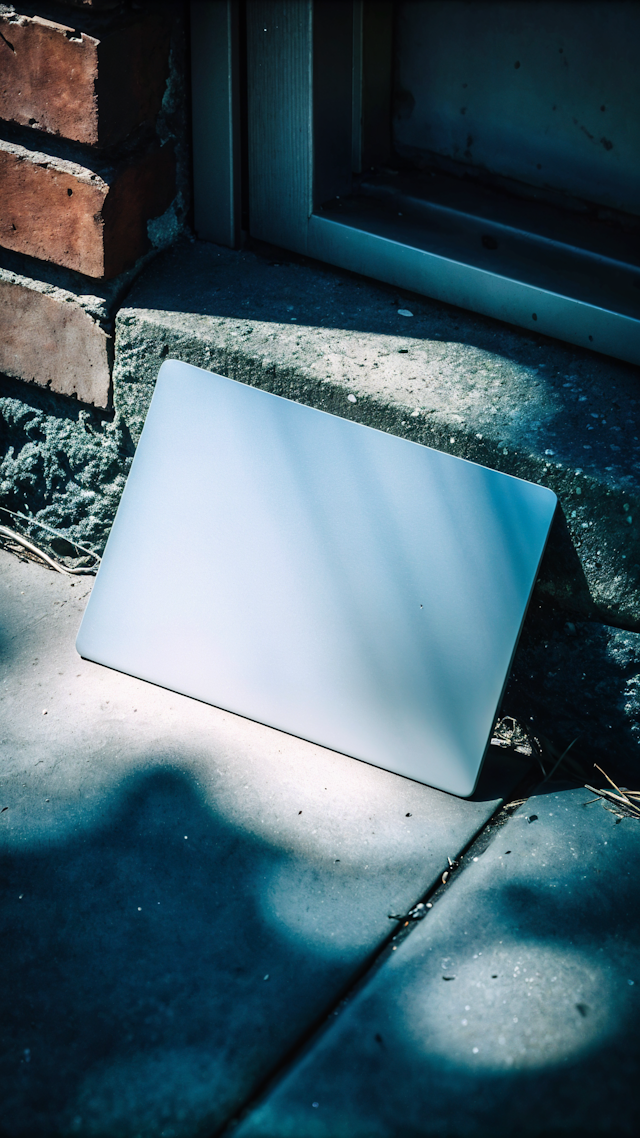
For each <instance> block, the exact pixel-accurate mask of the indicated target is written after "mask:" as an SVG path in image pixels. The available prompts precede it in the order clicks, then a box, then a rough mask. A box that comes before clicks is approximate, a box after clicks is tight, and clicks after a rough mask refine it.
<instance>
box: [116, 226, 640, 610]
mask: <svg viewBox="0 0 640 1138" xmlns="http://www.w3.org/2000/svg"><path fill="white" fill-rule="evenodd" d="M405 312H408V313H410V315H408V316H407V315H403V313H405ZM167 356H171V357H176V358H178V359H182V360H185V361H186V362H188V363H193V364H196V365H198V366H199V367H204V368H209V369H210V370H212V371H218V372H220V373H222V374H223V375H228V376H231V377H232V378H234V379H238V380H241V381H242V382H244V383H251V384H255V385H257V386H260V387H264V388H266V389H268V390H270V391H274V392H276V393H277V394H281V395H284V396H286V397H288V398H291V399H296V400H298V401H300V402H303V403H309V404H311V405H312V406H315V407H320V408H323V409H325V410H327V411H331V412H333V413H334V414H337V415H342V416H344V417H350V418H355V419H358V420H360V421H362V422H365V423H368V424H369V425H371V426H374V427H379V428H381V429H382V430H385V431H389V432H391V433H393V434H398V435H404V436H406V437H407V438H411V439H415V440H417V441H419V442H423V443H426V444H428V445H430V446H435V447H438V448H440V449H442V450H446V451H450V452H451V453H453V454H458V455H461V456H462V457H464V458H470V459H473V460H474V461H477V462H480V463H484V464H485V465H487V466H492V467H495V468H497V469H500V470H504V471H506V472H507V473H511V474H516V475H519V476H521V477H524V478H529V479H531V480H532V481H535V482H541V483H545V484H546V485H549V486H550V487H551V488H552V489H553V490H554V491H555V492H556V494H557V495H558V498H559V500H560V503H561V506H562V508H563V510H564V515H565V519H566V521H565V522H564V523H563V524H561V525H560V529H559V531H558V533H557V535H556V539H555V556H554V558H551V559H547V564H546V566H545V567H544V568H543V571H542V574H541V581H540V585H539V589H540V590H542V591H543V592H544V593H545V594H546V595H548V596H550V597H551V598H552V599H553V600H554V603H556V604H558V605H560V606H561V607H563V608H565V609H566V610H569V611H572V612H575V613H578V614H581V615H582V617H583V618H584V617H587V618H589V619H591V618H595V619H598V620H602V621H604V622H606V623H610V624H616V625H618V626H621V627H625V628H629V629H636V630H638V629H640V587H639V586H640V525H639V524H638V521H639V519H640V512H639V511H640V481H639V475H640V441H639V440H640V427H639V425H638V400H639V398H640V397H639V396H638V387H637V368H634V367H632V366H631V365H627V364H623V363H620V362H619V361H614V360H612V359H608V358H606V357H604V356H598V355H596V354H595V353H590V352H588V351H585V350H582V349H579V348H574V347H571V346H568V345H566V344H561V343H559V342H557V341H553V340H549V339H547V338H545V337H543V336H540V335H537V334H535V333H534V332H531V333H527V332H524V331H521V330H517V329H514V328H511V327H509V326H507V325H504V324H500V323H499V322H497V321H492V320H489V319H485V318H483V317H479V316H475V315H473V314H472V313H469V312H462V311H460V310H459V309H455V308H452V307H449V306H447V305H444V304H440V303H438V302H436V301H431V300H427V299H426V298H424V297H416V296H407V295H405V294H403V295H400V294H399V293H398V291H397V290H395V289H393V288H392V287H391V286H385V285H381V284H377V283H374V282H371V281H368V280H365V279H363V278H359V277H356V276H354V275H351V274H349V273H346V272H340V271H338V270H334V269H330V268H328V267H326V266H322V265H318V264H316V263H313V262H310V261H306V260H304V259H303V258H299V257H296V256H295V255H293V254H289V253H285V252H283V251H282V250H274V249H271V250H266V249H265V250H262V254H261V255H260V256H258V255H257V254H256V253H255V252H242V253H239V252H232V251H230V250H224V249H220V248H217V247H216V246H213V245H208V244H207V243H204V242H196V243H194V244H191V245H187V244H183V245H181V246H178V247H176V248H174V249H172V250H170V251H169V252H167V253H166V254H163V256H162V257H161V258H160V259H158V260H157V261H156V262H154V264H153V266H151V267H150V268H149V269H148V270H147V271H146V272H145V273H143V274H142V276H141V278H140V279H139V281H138V282H137V283H136V284H135V286H134V287H133V288H132V290H131V292H130V294H129V295H128V297H127V300H126V305H125V306H124V307H123V308H122V309H121V310H120V312H119V314H118V318H117V322H116V361H115V366H114V375H113V382H114V400H115V406H116V408H117V411H118V412H119V414H120V415H122V417H123V420H124V421H125V422H126V424H127V426H128V429H129V430H130V431H131V433H132V436H133V438H134V439H135V438H137V437H138V435H139V432H140V430H141V427H142V423H143V421H144V417H145V414H146V410H147V407H148V404H149V400H150V398H151V393H152V391H153V385H154V383H155V380H156V377H157V374H158V370H159V367H160V364H161V363H162V361H163V359H165V358H167ZM168 461H170V456H168Z"/></svg>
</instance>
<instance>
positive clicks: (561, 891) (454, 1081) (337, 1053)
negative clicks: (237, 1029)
mask: <svg viewBox="0 0 640 1138" xmlns="http://www.w3.org/2000/svg"><path fill="white" fill-rule="evenodd" d="M589 798H593V795H589V793H588V792H587V791H585V790H584V789H577V790H576V789H573V790H557V789H555V788H553V789H551V790H549V791H548V793H546V794H540V795H538V796H537V797H535V798H530V799H529V800H528V802H527V803H526V804H525V805H524V806H523V807H522V809H521V810H520V811H518V813H517V814H515V815H514V816H513V818H512V819H511V820H510V821H508V822H507V824H506V825H504V826H502V827H500V828H498V829H497V831H496V832H495V834H494V837H493V840H492V841H491V842H490V844H489V846H488V847H487V849H486V850H485V852H483V853H481V852H480V851H478V852H477V853H474V851H473V850H471V851H470V853H471V856H470V858H468V859H465V867H464V869H463V870H462V872H460V873H458V874H457V875H456V876H455V877H454V878H453V879H452V881H451V884H450V886H448V887H447V889H446V890H445V891H444V894H443V895H442V896H441V897H440V898H439V899H438V900H437V901H436V903H435V904H434V906H433V909H432V910H431V911H430V913H429V915H428V916H427V917H426V919H425V920H423V921H422V922H421V923H420V924H419V925H418V926H417V927H414V929H413V931H411V932H410V935H409V936H407V937H406V939H405V940H404V941H403V942H400V943H399V944H398V947H397V951H395V952H394V951H393V947H390V948H389V949H388V950H387V951H386V954H385V956H386V959H384V960H383V961H381V964H380V966H379V968H378V970H377V971H376V972H375V973H374V974H373V975H372V976H371V977H370V979H369V982H368V983H365V984H364V985H363V986H362V988H361V990H360V992H359V993H358V994H357V995H356V996H355V998H354V999H353V1001H352V1002H350V1003H347V1004H346V1005H343V1006H342V1007H340V1008H337V1009H335V1014H334V1015H333V1016H332V1017H331V1018H330V1019H329V1020H328V1022H327V1023H326V1026H325V1029H324V1031H323V1032H322V1033H321V1034H320V1036H319V1038H317V1039H316V1041H315V1044H314V1045H313V1046H312V1047H310V1049H309V1051H308V1052H307V1054H306V1055H305V1056H304V1057H303V1058H302V1059H301V1060H300V1061H299V1062H297V1063H295V1064H294V1065H293V1067H292V1068H291V1069H289V1070H288V1071H286V1072H285V1073H284V1077H283V1078H282V1079H281V1081H280V1082H279V1083H278V1084H277V1085H276V1086H275V1087H274V1088H273V1090H272V1092H271V1094H268V1095H267V1096H266V1097H265V1099H264V1100H263V1101H262V1102H261V1103H260V1104H258V1105H257V1107H256V1108H255V1109H254V1110H253V1111H252V1112H251V1113H250V1114H249V1115H248V1117H247V1118H246V1119H245V1121H244V1122H243V1123H241V1124H240V1126H238V1127H234V1128H233V1129H231V1130H229V1131H227V1132H226V1133H227V1134H234V1135H237V1138H300V1136H302V1135H304V1138H396V1136H397V1135H398V1134H403V1135H407V1136H410V1138H419V1136H424V1135H429V1136H431V1135H433V1138H471V1136H473V1138H513V1135H516V1134H517V1135H523V1136H526V1138H550V1136H557V1138H560V1135H563V1136H565V1138H578V1136H580V1138H596V1136H597V1138H604V1136H605V1135H612V1134H616V1135H628V1136H631V1135H634V1134H636V1133H637V1109H636V1102H635V1100H634V1095H633V1094H630V1093H629V1088H630V1087H631V1086H633V1085H634V1084H635V1080H636V1078H637V1072H638V1064H639V1061H640V1047H639V1042H638V1032H637V1018H638V1012H639V1010H640V1008H639V1005H640V951H639V949H638V937H637V926H638V912H639V911H640V885H639V881H638V874H637V872H636V868H635V866H636V862H637V858H638V852H639V850H640V822H639V821H638V820H636V819H631V818H624V819H623V820H622V821H621V822H619V819H617V818H616V816H615V814H614V813H611V812H609V810H607V809H606V808H604V807H603V804H602V802H601V800H596V801H595V802H593V803H592V804H591V805H589V806H585V805H584V803H585V802H586V801H588V800H589ZM618 823H619V824H618Z"/></svg>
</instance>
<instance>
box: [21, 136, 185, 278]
mask: <svg viewBox="0 0 640 1138" xmlns="http://www.w3.org/2000/svg"><path fill="white" fill-rule="evenodd" d="M174 193H175V159H174V156H173V152H172V151H171V150H170V148H169V147H168V146H165V147H163V149H162V150H156V151H152V152H151V153H147V154H143V155H142V156H138V157H137V158H136V159H135V160H132V161H131V162H130V163H129V164H127V165H124V166H120V167H118V168H116V169H109V170H106V169H105V170H101V171H100V173H96V172H95V171H93V170H89V169H87V168H86V167H83V166H79V165H78V164H77V163H75V162H66V161H63V160H61V159H58V158H53V157H51V156H49V155H46V154H38V153H36V152H34V151H31V150H27V149H26V148H25V147H23V146H18V145H16V144H14V143H9V142H5V141H2V140H0V245H2V246H4V248H5V249H13V250H15V251H16V252H18V253H27V254H28V255H29V256H31V257H38V258H39V259H40V260H43V261H52V262H53V263H54V264H56V265H64V266H66V268H69V269H75V270H76V271H77V272H80V273H85V274H86V275H87V276H89V277H109V278H110V277H115V276H117V275H118V273H121V272H122V271H123V270H124V269H126V268H129V267H130V266H131V265H132V264H134V262H135V261H137V259H138V257H140V256H142V254H143V253H145V252H146V251H147V250H148V249H149V240H148V237H147V221H148V220H149V219H150V218H153V217H158V216H159V215H160V214H161V213H163V212H164V210H165V209H166V208H167V207H168V206H169V204H170V203H171V201H172V199H173V196H174Z"/></svg>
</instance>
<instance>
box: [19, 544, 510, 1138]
mask: <svg viewBox="0 0 640 1138" xmlns="http://www.w3.org/2000/svg"><path fill="white" fill-rule="evenodd" d="M149 574H150V575H151V574H153V566H149ZM90 587H91V581H90V580H89V581H88V580H87V579H86V578H85V579H77V578H76V579H75V580H74V581H70V580H69V578H64V577H61V576H60V575H58V574H56V573H53V572H50V571H47V570H44V569H42V568H40V567H39V566H38V565H35V564H33V563H31V564H29V563H27V564H24V563H22V562H20V561H19V560H18V559H17V558H15V557H12V556H10V555H9V554H8V553H6V552H2V551H0V755H1V757H2V782H1V786H0V794H1V799H2V800H1V801H0V893H1V894H2V905H1V907H0V911H1V912H2V922H3V927H2V933H1V935H2V946H3V949H2V959H3V970H4V974H5V976H6V977H10V982H9V983H5V984H4V985H3V987H2V994H1V995H0V1004H1V1008H2V1011H1V1014H0V1037H1V1040H2V1043H1V1046H0V1088H1V1094H2V1104H3V1106H2V1132H3V1134H4V1135H8V1136H9V1135H10V1136H11V1138H18V1136H20V1138H27V1136H28V1138H31V1136H32V1135H38V1136H39V1138H47V1136H49V1135H51V1136H52V1138H53V1136H54V1135H55V1136H59V1135H61V1134H64V1135H78V1136H81V1138H102V1136H105V1138H106V1136H109V1138H115V1136H116V1135H117V1136H118V1138H139V1136H141V1135H144V1138H169V1136H172V1138H196V1136H203V1135H209V1134H213V1133H214V1132H215V1131H216V1130H217V1128H218V1127H219V1126H220V1125H221V1124H222V1123H223V1122H224V1121H225V1120H226V1119H227V1118H228V1117H229V1115H230V1114H231V1113H233V1112H235V1111H237V1110H238V1109H239V1108H241V1107H242V1105H243V1104H244V1103H245V1102H246V1100H247V1098H248V1097H249V1096H250V1095H251V1094H253V1093H255V1091H256V1090H257V1089H258V1087H259V1085H260V1084H261V1082H262V1081H263V1080H264V1078H265V1077H266V1076H268V1075H269V1074H270V1073H271V1072H272V1071H273V1069H274V1068H275V1067H276V1066H277V1065H278V1064H279V1063H280V1062H281V1061H282V1060H283V1059H284V1057H285V1056H286V1054H287V1053H288V1051H289V1050H290V1048H292V1047H294V1046H295V1045H296V1044H297V1043H298V1042H299V1040H300V1038H301V1037H303V1036H304V1035H305V1034H306V1033H307V1032H308V1031H309V1030H310V1029H311V1028H312V1027H313V1025H314V1023H315V1022H316V1021H317V1020H318V1018H322V1017H323V1016H324V1015H326V1014H327V1011H328V1010H329V1009H330V1008H331V1006H332V1005H333V1004H334V1003H335V1002H336V1001H337V1000H338V999H339V998H340V997H341V995H342V993H343V991H344V990H345V988H346V987H347V986H349V985H350V984H351V983H352V982H353V980H354V979H355V978H356V977H357V976H358V975H359V973H360V971H361V970H362V969H363V968H364V967H366V965H367V962H368V961H369V960H370V958H371V956H372V955H373V954H375V952H377V951H378V949H379V948H380V946H381V944H383V943H384V942H385V941H386V939H387V938H388V937H389V935H390V932H391V930H392V929H393V928H394V927H395V925H396V922H395V921H390V920H389V914H398V913H406V912H407V911H408V910H409V909H410V908H411V906H413V905H414V904H415V903H416V902H418V901H419V900H420V897H421V896H422V895H423V893H424V892H425V891H426V890H428V889H430V888H432V887H433V885H434V884H435V882H436V881H437V880H438V879H439V878H440V877H441V875H442V873H443V872H444V871H445V870H446V869H447V866H448V861H447V858H448V857H451V858H452V859H454V858H455V857H456V855H457V854H458V853H459V852H460V850H461V849H462V848H463V847H464V846H465V845H466V844H467V843H468V842H469V841H470V840H471V839H472V838H473V836H474V835H475V834H476V832H477V831H478V829H479V828H480V827H482V826H483V824H484V823H485V822H486V820H487V819H488V818H489V817H490V816H491V815H492V814H493V812H494V810H495V809H496V807H497V806H498V804H499V800H500V798H501V797H502V796H503V795H504V794H505V793H510V792H511V790H512V788H513V787H514V785H515V784H516V783H517V782H518V781H519V780H520V779H521V778H522V775H523V773H525V771H526V764H523V763H522V761H518V760H517V757H516V758H515V761H514V759H513V758H509V757H507V756H502V755H497V756H494V763H493V768H492V770H487V771H486V775H485V777H484V778H483V780H482V782H481V786H480V788H479V792H478V793H477V794H476V795H475V796H474V799H473V800H469V801H463V800H461V799H456V798H453V797H452V796H450V795H446V794H442V793H440V792H438V791H435V790H431V789H430V788H429V787H426V786H421V785H419V784H417V783H414V782H411V781H410V780H409V779H404V778H401V777H399V776H397V775H393V774H390V773H389V772H387V771H383V770H379V769H378V768H376V767H372V766H369V765H367V764H366V763H361V762H357V761H356V760H355V759H350V758H348V757H347V756H345V755H338V754H335V753H334V752H332V751H328V750H325V749H324V748H322V747H318V746H314V745H313V744H310V743H306V742H304V741H303V740H300V739H294V738H293V737H292V736H290V735H285V734H283V733H281V732H279V731H274V730H272V729H270V728H268V727H263V726H261V725H260V724H258V723H252V722H250V721H249V720H246V719H242V718H241V717H239V716H235V715H231V714H229V713H227V712H224V711H220V710H218V709H217V708H214V707H209V706H207V705H206V704H203V703H199V702H197V701H195V700H190V699H187V698H185V697H183V696H180V695H176V694H175V693H172V692H169V691H165V690H163V689H161V688H157V687H155V686H153V685H151V684H145V683H143V682H142V681H139V680H135V679H132V678H131V677H129V676H124V675H122V674H120V673H117V672H113V671H111V670H110V669H107V668H101V667H99V666H98V665H96V664H92V663H89V662H88V661H84V660H81V659H80V658H79V656H78V655H77V653H76V651H75V647H74V640H75V636H76V633H77V630H78V626H79V623H80V618H81V615H82V612H83V609H84V606H85V603H86V599H87V594H88V591H89V589H90ZM184 588H185V589H188V588H189V570H188V559H187V560H186V562H185V571H184Z"/></svg>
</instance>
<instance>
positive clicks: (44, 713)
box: [42, 707, 49, 715]
mask: <svg viewBox="0 0 640 1138" xmlns="http://www.w3.org/2000/svg"><path fill="white" fill-rule="evenodd" d="M42 714H43V715H48V714H49V712H48V711H47V709H46V707H45V709H44V711H43V712H42Z"/></svg>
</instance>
